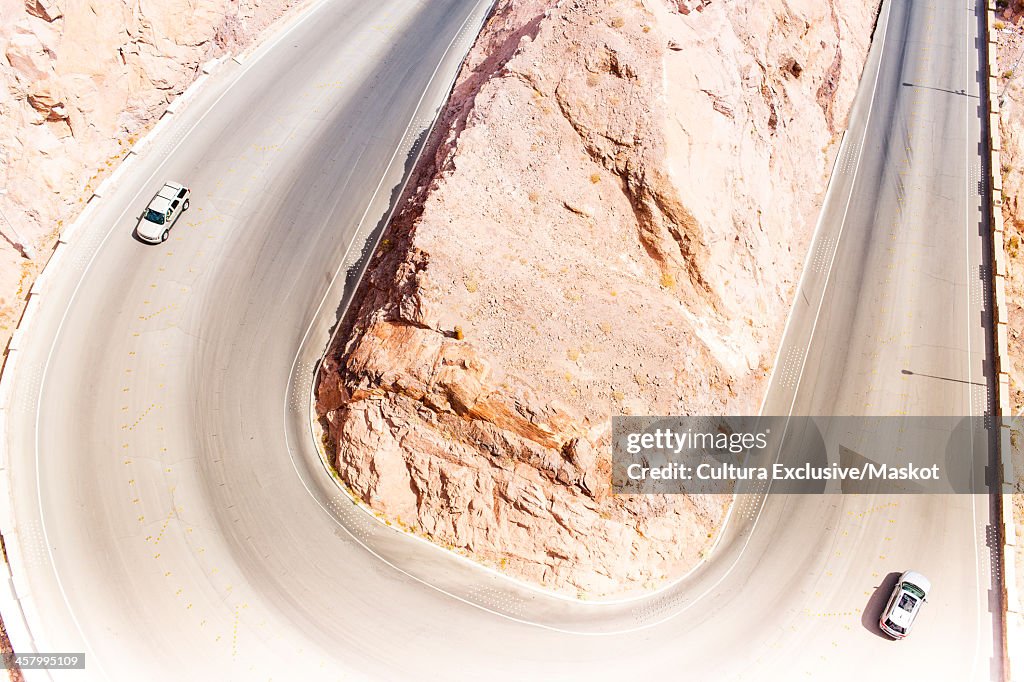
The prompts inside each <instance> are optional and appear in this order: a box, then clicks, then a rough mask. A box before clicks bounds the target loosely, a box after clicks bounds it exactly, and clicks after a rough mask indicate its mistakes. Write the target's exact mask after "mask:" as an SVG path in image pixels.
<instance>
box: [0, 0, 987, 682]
mask: <svg viewBox="0 0 1024 682" xmlns="http://www.w3.org/2000/svg"><path fill="white" fill-rule="evenodd" d="M486 10H487V7H486V6H485V5H484V4H482V3H477V4H474V3H473V2H470V1H459V0H430V2H408V1H404V2H399V1H398V0H390V1H388V0H384V1H381V2H373V3H369V2H346V1H342V0H336V1H334V2H325V3H321V4H320V5H317V6H316V7H314V8H313V9H311V10H309V11H308V12H307V13H305V14H303V15H302V16H301V17H300V18H298V19H296V20H294V21H293V22H292V23H291V24H290V25H289V26H288V27H287V28H286V29H285V30H284V31H282V32H280V33H279V34H277V35H276V37H274V38H273V39H272V40H271V41H270V42H268V43H267V44H266V45H264V46H263V47H261V48H260V49H259V50H258V51H257V52H256V53H254V54H253V55H252V56H251V57H249V58H248V59H246V60H245V61H243V63H242V64H237V63H234V62H231V63H228V64H226V65H225V66H224V67H223V68H221V69H220V70H218V71H216V72H215V74H214V75H213V76H212V77H211V79H210V81H209V82H208V83H207V85H206V86H204V88H203V89H202V90H201V91H200V92H199V94H198V95H197V96H196V98H195V99H194V100H193V101H191V102H190V103H189V104H188V105H187V107H185V108H183V109H182V110H181V111H180V112H179V113H178V114H176V115H175V116H174V117H173V119H172V121H171V123H170V124H169V125H168V127H167V129H166V130H165V131H164V132H162V133H161V136H160V137H159V138H158V139H157V140H156V141H155V142H154V143H153V144H152V145H150V146H149V147H148V148H147V149H145V150H144V151H143V153H142V154H141V155H140V157H139V158H138V159H137V160H135V161H133V166H132V168H133V171H132V173H131V174H130V175H126V176H122V178H121V179H120V180H119V181H118V183H117V184H116V186H114V187H112V188H111V190H110V191H109V192H108V193H107V194H106V195H105V196H104V197H103V198H102V199H101V200H100V204H99V208H98V209H97V210H96V211H95V212H94V213H92V214H91V218H90V221H89V224H87V225H85V226H84V227H83V228H82V230H81V231H80V232H78V233H77V234H76V236H75V238H74V239H73V240H72V242H71V244H70V246H69V247H68V248H69V251H68V253H67V255H65V256H64V257H63V259H62V262H61V263H60V266H59V269H58V270H56V271H54V272H53V273H51V275H50V277H49V281H48V282H47V285H46V289H45V291H44V293H43V294H42V304H41V306H40V308H39V310H38V313H37V314H36V316H35V318H34V320H33V322H32V325H31V327H30V329H29V332H28V336H27V337H26V338H24V339H22V343H21V344H20V345H19V348H20V350H19V351H18V359H17V363H16V365H15V366H14V371H13V375H12V376H11V377H10V378H8V379H7V381H10V382H11V383H10V384H9V386H10V391H11V392H10V402H9V406H8V414H7V417H8V433H7V443H6V445H7V449H8V475H9V477H10V481H11V485H12V489H13V491H14V495H13V514H14V516H13V523H14V524H15V528H16V531H17V532H16V533H14V532H12V531H11V530H10V529H8V528H5V529H4V531H5V532H4V535H5V539H6V542H7V546H8V550H9V553H10V554H11V556H12V561H13V570H14V571H15V573H16V578H17V584H18V586H19V596H20V598H21V603H22V605H23V608H24V612H25V615H26V618H27V620H28V623H29V625H30V627H31V631H32V641H31V642H19V641H17V638H16V640H15V642H14V643H15V647H16V648H19V649H26V648H30V647H31V646H34V647H35V648H36V650H38V651H84V652H85V653H86V656H87V670H86V672H85V673H82V672H69V673H66V674H64V673H62V674H56V673H55V674H54V677H55V678H57V679H69V680H71V679H74V680H80V679H110V680H138V679H145V680H162V679H167V680H179V679H195V680H230V679H237V680H243V679H244V680H249V679H278V680H283V679H308V680H319V679H324V680H333V679H343V680H349V679H375V680H406V679H408V680H413V679H416V680H481V679H488V680H577V679H591V680H605V679H608V680H611V679H615V680H621V679H644V677H647V676H650V677H651V678H652V679H656V678H661V679H684V678H685V679H688V680H709V681H712V680H794V679H812V680H817V679H829V680H846V679H849V680H853V679H858V680H859V679H866V678H875V677H883V676H885V675H887V674H889V673H891V672H893V671H896V670H899V671H903V672H904V674H905V675H906V677H905V679H915V680H918V679H920V680H956V681H964V680H989V679H997V677H998V675H999V674H1000V672H1001V671H1000V669H999V665H998V657H997V653H998V648H997V645H996V642H997V641H998V639H999V637H1000V632H999V629H998V609H999V604H998V601H997V596H996V595H998V593H999V589H998V584H997V583H996V582H995V578H994V577H993V571H994V570H995V567H996V566H997V564H996V563H993V561H992V557H991V556H990V550H989V548H988V543H987V531H988V530H989V529H990V527H991V523H992V518H993V517H992V506H991V500H989V498H988V497H987V496H971V495H959V496H949V497H934V496H933V497H928V496H889V497H885V496H878V495H856V496H853V495H848V496H839V495H818V496H782V495H767V496H764V495H755V494H751V495H746V496H743V497H741V498H739V499H738V501H737V506H736V509H735V511H734V513H733V515H732V517H731V521H730V523H729V525H728V526H727V528H726V530H725V532H724V536H723V539H722V541H721V542H720V544H719V546H718V549H717V550H716V552H715V555H714V557H713V560H712V561H710V562H708V563H706V564H705V565H704V566H703V567H702V568H701V569H699V570H698V571H696V572H695V573H694V574H692V575H690V576H688V577H687V578H686V579H685V580H683V581H682V582H680V583H678V584H676V585H673V586H670V587H668V588H665V589H663V590H662V591H660V592H658V593H656V594H655V595H652V596H650V597H646V598H643V599H639V600H632V601H623V602H616V603H577V602H574V601H569V600H565V599H560V598H555V597H551V596H548V595H545V594H542V593H540V592H537V591H535V590H532V589H530V588H528V587H525V586H521V585H516V584H513V583H511V582H509V581H506V580H504V579H503V578H501V577H499V576H496V575H494V574H493V573H490V572H488V571H485V570H483V569H480V568H477V567H475V566H473V565H471V564H469V563H468V562H466V561H464V560H462V559H459V558H456V557H452V556H450V555H448V554H447V553H445V552H443V551H441V550H438V549H436V548H434V547H433V546H431V545H429V544H427V543H424V542H422V541H419V540H415V539H410V538H408V537H405V536H402V535H400V534H398V533H396V532H394V531H392V530H390V529H388V528H386V527H384V526H382V525H380V524H378V523H377V522H376V521H375V520H373V519H372V518H370V517H368V516H367V515H365V514H364V513H363V512H361V511H359V510H358V509H356V508H354V507H353V505H352V504H351V503H350V502H348V501H347V500H346V498H345V497H344V496H342V495H341V494H340V493H339V491H338V489H337V487H336V486H335V484H334V482H333V481H332V480H331V478H330V477H329V476H328V475H327V474H326V473H325V471H324V469H323V467H322V465H321V464H320V461H319V458H318V455H317V453H316V449H315V447H314V443H313V441H312V438H311V432H310V424H309V396H310V387H311V381H312V370H313V367H314V366H315V363H316V361H317V359H318V358H319V356H320V354H321V353H322V351H323V348H324V345H325V344H326V342H327V338H328V333H329V330H330V327H331V325H332V324H333V323H334V321H335V315H336V313H335V310H336V308H337V305H338V302H339V301H341V300H342V298H343V296H344V294H345V285H346V272H347V270H346V268H347V267H349V266H351V264H352V263H353V262H354V256H353V253H352V252H350V251H349V249H350V246H351V245H352V244H355V246H354V247H352V248H353V251H354V252H355V253H356V254H358V252H359V250H360V249H361V245H360V244H359V242H358V240H357V239H356V238H357V232H358V229H357V228H359V227H360V226H361V225H362V226H363V227H364V228H365V227H366V226H367V225H369V226H371V227H372V225H374V224H376V222H377V221H378V220H379V218H380V217H381V216H382V215H384V213H385V212H386V210H387V207H388V203H389V200H390V198H391V195H392V193H393V190H394V188H395V187H397V186H398V185H399V184H400V182H401V180H402V177H403V173H404V171H405V169H406V167H407V164H408V161H409V160H408V159H407V158H405V155H407V153H408V149H409V145H410V143H411V141H412V140H415V139H416V138H417V136H418V135H419V134H420V133H421V132H422V130H423V129H424V128H425V126H426V125H428V124H429V121H430V119H431V118H432V116H433V113H434V111H435V110H436V107H437V106H438V104H439V103H440V101H441V99H442V98H443V96H444V93H445V91H446V89H447V86H448V84H449V83H450V80H451V78H452V76H453V75H454V72H455V69H456V68H457V67H458V64H459V60H460V59H461V57H462V55H463V54H464V52H465V50H466V49H467V47H468V45H469V41H470V40H471V39H472V37H473V35H474V33H475V31H476V30H477V29H478V27H479V24H480V21H481V20H482V17H483V15H484V13H485V12H486ZM982 21H983V15H982V14H981V9H980V4H979V3H977V2H967V3H957V2H952V1H950V0H944V1H937V0H936V1H932V2H926V1H920V0H915V1H914V2H910V1H909V0H894V1H893V2H891V3H890V2H887V3H886V4H885V5H883V9H882V15H881V18H880V22H879V27H878V29H877V31H876V40H875V44H874V45H873V48H872V52H871V55H870V57H869V62H868V65H867V67H866V69H865V75H864V79H863V82H862V85H861V89H860V92H859V95H858V99H857V102H856V105H855V109H854V111H853V114H852V115H851V119H850V124H849V130H848V132H847V134H846V136H845V139H844V142H843V147H842V149H841V152H840V157H839V160H838V163H837V166H836V170H835V174H834V176H833V181H832V185H831V189H830V191H829V194H828V197H827V201H826V205H825V208H824V211H823V215H822V221H821V226H820V229H819V231H818V234H817V237H816V239H815V242H814V244H813V245H812V253H811V257H810V258H809V260H808V265H807V269H806V272H805V275H804V279H803V281H802V283H801V287H800V291H799V292H798V296H797V303H796V307H795V309H794V312H793V316H792V318H791V320H790V323H789V325H788V327H787V332H786V335H785V339H784V342H783V345H782V349H781V351H780V355H779V362H778V366H777V370H776V372H775V374H774V376H773V380H772V384H771V388H770V390H769V394H768V396H767V398H766V401H765V407H764V411H765V412H766V413H770V414H790V413H792V414H833V413H834V414H852V415H860V414H897V415H899V414H908V415H913V414H922V415H970V414H984V413H985V412H986V411H987V410H989V409H990V403H991V391H990V388H991V381H992V374H991V354H990V352H989V348H990V346H991V339H990V338H989V332H988V329H987V327H986V320H987V319H988V298H987V290H986V288H985V285H984V281H985V280H984V278H983V274H984V273H983V270H984V264H985V263H987V262H988V256H989V254H987V253H986V251H985V247H984V244H985V240H984V238H983V235H984V232H985V225H986V224H987V223H986V220H985V218H986V216H984V215H983V202H982V201H981V195H980V193H979V190H980V187H979V184H978V183H979V182H980V180H981V178H982V177H984V175H985V173H984V172H983V168H982V165H981V164H982V158H981V156H980V150H981V149H982V148H983V147H984V145H983V144H982V129H981V128H980V125H981V123H980V120H981V118H980V115H979V112H981V111H983V108H982V107H983V102H982V101H981V99H979V82H980V81H981V80H982V79H981V75H980V74H981V72H982V70H981V69H980V67H979V63H978V61H979V52H978V44H979V43H980V40H981V39H980V38H979V35H980V34H981V27H982V25H983V24H982ZM396 150H397V151H396ZM166 179H176V180H180V181H182V182H185V183H186V184H188V185H189V186H190V187H191V188H192V202H191V209H190V211H189V212H188V213H186V214H185V215H184V216H183V218H182V219H181V220H180V222H179V223H178V225H177V226H176V227H175V228H174V230H173V231H172V233H171V239H170V240H169V241H167V242H166V243H165V244H163V245H160V246H155V247H154V246H146V245H143V244H141V243H139V242H138V241H136V240H134V239H133V238H132V234H131V233H132V228H133V226H134V220H135V217H136V216H137V215H138V214H139V213H140V212H141V210H142V208H143V207H144V206H145V204H146V203H147V202H148V200H149V198H150V197H151V195H152V193H153V192H155V191H156V189H158V188H159V186H160V184H161V183H162V182H163V181H164V180H166ZM354 240H355V241H354ZM339 264H342V265H341V266H339ZM339 268H340V270H339ZM981 447H982V448H985V447H986V444H984V443H983V444H981ZM977 456H987V455H986V453H984V452H982V453H981V454H979V455H977ZM908 568H915V569H917V570H920V571H923V572H924V573H925V574H926V575H928V576H929V577H930V578H931V579H932V583H933V585H934V597H933V598H932V599H931V601H930V603H928V604H927V605H926V606H925V609H924V612H923V614H922V616H921V618H920V620H919V623H918V625H917V628H916V631H915V632H914V633H913V636H912V637H911V638H909V639H907V640H906V641H903V642H899V643H896V642H892V641H889V640H887V639H885V638H883V637H881V636H880V635H879V634H878V632H877V628H876V626H875V623H874V621H876V620H877V613H878V609H879V608H880V603H879V602H880V601H882V600H884V597H885V596H886V591H887V588H888V586H889V585H891V581H892V574H893V573H898V572H901V571H903V570H906V569H908Z"/></svg>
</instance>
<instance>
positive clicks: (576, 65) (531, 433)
mask: <svg viewBox="0 0 1024 682" xmlns="http://www.w3.org/2000/svg"><path fill="white" fill-rule="evenodd" d="M876 13H877V3H875V2H864V3H843V2H839V1H838V0H831V1H828V2H821V1H820V0H788V1H787V2H783V1H782V0H769V1H768V2H764V3H746V4H740V5H737V4H734V3H723V2H715V1H714V0H711V1H704V2H667V1H666V0H645V2H642V3H641V2H636V3H620V2H614V1H613V0H577V1H576V2H560V3H557V4H555V3H552V2H544V1H542V0H504V1H503V2H499V4H498V8H497V10H496V14H495V15H494V17H493V18H492V19H491V21H490V22H489V23H488V25H487V26H486V28H485V30H484V32H483V34H482V36H481V37H480V39H479V40H478V41H477V44H476V45H475V47H474V48H473V50H472V52H471V54H470V57H469V59H468V61H467V63H466V65H465V66H464V68H463V72H462V73H461V75H460V77H459V80H458V82H457V86H456V89H455V93H454V96H453V98H452V100H451V101H450V103H449V105H448V106H447V109H446V111H445V112H444V114H443V117H442V120H441V121H440V123H439V126H438V128H437V129H436V130H435V134H434V135H433V137H432V139H431V141H430V145H431V146H430V147H428V149H430V150H431V151H430V153H428V154H425V155H424V157H423V158H422V159H421V163H420V165H419V167H418V168H417V170H416V171H415V173H414V177H413V180H412V182H411V183H410V188H412V189H410V190H409V191H408V192H407V194H406V196H405V197H404V198H403V199H402V203H401V204H400V210H399V211H398V214H397V217H396V218H395V220H394V221H393V222H392V224H391V225H390V226H389V228H388V231H387V233H386V235H385V238H384V240H383V241H382V244H381V247H380V249H379V250H378V252H377V254H376V255H375V256H374V257H373V259H372V261H371V263H370V268H369V271H368V274H367V276H366V278H365V279H364V281H363V283H362V285H361V289H360V291H359V293H358V294H357V297H356V299H355V301H354V303H353V305H352V306H351V307H350V308H349V312H348V314H347V317H346V318H345V320H343V322H342V327H341V333H340V335H339V342H338V344H337V346H336V347H335V348H333V349H332V351H331V352H330V353H329V354H328V358H327V362H326V365H325V368H324V371H323V373H322V378H321V383H320V386H319V389H318V398H319V401H318V411H319V414H320V415H321V416H322V420H321V421H322V424H323V425H324V427H325V441H326V443H327V446H328V448H329V451H330V452H331V454H332V456H333V457H334V458H335V462H336V466H337V469H338V472H339V473H340V475H341V477H342V479H343V480H344V481H345V482H346V483H347V485H348V486H349V487H350V488H351V491H352V492H353V493H354V494H355V495H356V496H358V497H359V498H360V499H362V500H363V501H364V502H365V503H366V504H368V505H369V506H370V507H371V508H373V509H374V510H376V511H377V512H379V513H381V514H382V515H383V516H385V517H386V518H388V519H389V520H392V521H393V522H396V523H398V524H399V525H402V526H404V527H406V528H408V529H410V530H413V531H414V532H417V533H419V534H421V535H424V536H426V537H428V538H430V539H432V540H434V541H435V542H437V543H439V544H441V545H443V546H446V547H449V548H454V549H456V550H458V551H461V552H463V553H465V554H467V555H469V556H471V557H473V558H475V559H477V560H479V561H481V562H484V563H486V564H489V565H493V566H496V567H498V568H500V569H502V570H504V571H506V572H507V573H509V574H511V575H513V576H516V577H519V578H524V579H527V580H530V581H533V582H535V583H539V584H541V585H543V586H545V587H547V588H550V589H554V590H559V591H564V592H569V593H577V594H585V595H589V596H596V595H610V594H621V593H625V592H629V591H635V590H642V589H645V588H649V587H652V586H655V585H657V584H659V583H660V582H662V581H664V580H665V579H666V578H672V577H677V576H679V575H680V574H681V573H682V572H684V571H685V570H687V569H688V568H689V567H692V566H693V565H694V564H695V563H696V562H697V561H699V559H700V557H701V556H702V553H704V552H705V551H707V549H708V548H709V546H710V544H711V543H712V541H713V538H714V536H715V533H716V531H717V529H718V528H719V527H720V525H721V524H722V521H723V519H724V515H725V512H726V509H727V506H728V502H729V501H728V499H723V498H720V497H712V496H692V497H691V496H666V497H657V496H651V497H626V496H615V495H613V494H611V491H610V489H609V471H610V428H611V427H610V416H611V415H612V414H679V413H682V414H704V413H708V414H716V413H733V414H749V413H756V411H757V409H758V404H759V401H760V397H761V393H762V391H763V389H764V386H765V381H766V378H767V375H768V372H769V368H770V366H771V364H772V359H773V357H772V356H773V353H774V350H775V348H776V346H777V343H778V341H779V337H780V334H781V330H782V327H783V325H784V323H785V319H786V316H787V314H788V309H789V304H790V300H791V298H792V295H793V293H794V290H795V285H796V282H797V279H798V277H799V274H800V268H801V266H802V262H803V258H804V254H805V251H806V248H807V244H808V241H809V238H810V236H811V233H812V230H813V225H814V221H815V219H816V215H817V209H818V207H819V204H820V200H821V197H822V193H823V191H824V189H825V186H826V181H827V177H828V172H829V170H830V162H831V156H832V154H833V153H834V151H835V143H836V142H837V140H838V133H839V132H840V131H841V130H842V128H843V127H844V125H845V117H846V114H847V112H848V109H849V107H850V104H851V100H852V97H853V94H854V92H855V89H856V86H857V83H858V81H859V78H860V72H861V69H862V66H863V63H864V59H865V57H866V53H867V49H868V46H869V44H870V37H871V32H872V27H873V24H874V20H875V17H876Z"/></svg>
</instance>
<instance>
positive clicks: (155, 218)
mask: <svg viewBox="0 0 1024 682" xmlns="http://www.w3.org/2000/svg"><path fill="white" fill-rule="evenodd" d="M146 220H148V221H149V222H151V223H156V224H157V225H163V224H164V214H163V213H160V212H158V211H154V210H153V209H151V208H150V209H147V210H146Z"/></svg>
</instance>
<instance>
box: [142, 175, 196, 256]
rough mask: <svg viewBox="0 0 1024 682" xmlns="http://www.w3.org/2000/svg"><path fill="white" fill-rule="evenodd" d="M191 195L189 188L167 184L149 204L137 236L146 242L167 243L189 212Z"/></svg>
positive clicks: (172, 183)
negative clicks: (177, 224) (184, 215)
mask: <svg viewBox="0 0 1024 682" xmlns="http://www.w3.org/2000/svg"><path fill="white" fill-rule="evenodd" d="M190 195H191V192H190V191H189V189H188V187H186V186H185V185H183V184H181V183H180V182H167V183H164V186H163V187H161V188H160V191H159V192H157V193H156V196H155V197H153V201H151V202H149V206H147V207H146V212H145V213H143V214H142V217H141V218H139V224H138V226H136V228H135V234H137V235H138V236H139V239H141V240H142V241H144V242H149V243H150V244H159V243H160V242H163V241H167V236H168V235H169V234H170V232H171V228H172V227H174V223H175V222H176V221H177V220H178V218H179V217H180V216H181V214H182V213H184V212H185V211H187V210H188V199H189V196H190Z"/></svg>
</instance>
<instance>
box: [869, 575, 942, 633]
mask: <svg viewBox="0 0 1024 682" xmlns="http://www.w3.org/2000/svg"><path fill="white" fill-rule="evenodd" d="M931 589H932V584H931V583H930V582H929V581H928V578H925V577H924V576H923V575H921V574H920V573H918V572H917V571H907V572H906V573H904V574H903V575H901V576H900V579H899V582H897V583H896V588H895V589H894V590H893V591H892V596H891V597H889V603H888V604H886V605H885V609H884V610H883V611H882V616H881V617H880V618H879V619H878V627H880V628H882V632H884V633H885V634H887V635H889V636H890V637H892V638H893V639H903V638H904V637H906V636H907V633H909V632H910V626H912V625H913V624H914V619H915V618H917V612H918V611H920V610H921V604H923V603H924V602H926V601H927V600H928V594H929V593H930V592H931Z"/></svg>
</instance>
